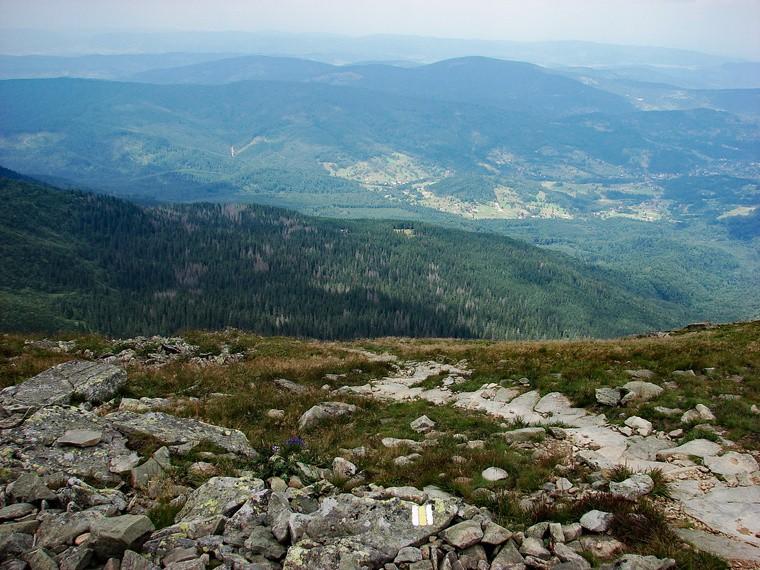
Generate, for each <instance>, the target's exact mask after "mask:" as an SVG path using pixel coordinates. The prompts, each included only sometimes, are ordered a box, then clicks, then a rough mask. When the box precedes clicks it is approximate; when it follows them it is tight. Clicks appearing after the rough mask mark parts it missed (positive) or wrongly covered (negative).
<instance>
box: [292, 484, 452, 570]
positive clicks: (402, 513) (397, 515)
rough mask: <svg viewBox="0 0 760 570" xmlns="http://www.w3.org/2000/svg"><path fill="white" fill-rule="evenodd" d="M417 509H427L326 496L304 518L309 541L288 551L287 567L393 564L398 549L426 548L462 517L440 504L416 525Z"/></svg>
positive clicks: (446, 504)
mask: <svg viewBox="0 0 760 570" xmlns="http://www.w3.org/2000/svg"><path fill="white" fill-rule="evenodd" d="M413 509H422V510H423V511H424V510H426V507H425V506H421V505H417V504H415V503H412V502H409V501H404V500H399V499H389V500H377V499H371V498H366V497H356V496H354V495H351V494H347V493H344V494H341V495H337V496H335V497H325V498H323V499H322V500H321V502H320V507H319V510H318V511H316V512H314V513H312V514H310V515H300V519H301V522H300V524H301V525H302V526H303V529H304V533H305V536H308V537H309V538H308V539H307V540H301V541H299V542H297V543H296V544H294V545H293V546H291V547H290V548H289V549H288V554H287V556H286V558H285V561H284V564H283V568H285V569H287V570H312V569H314V568H359V567H361V566H368V567H371V568H377V567H382V565H383V564H384V563H386V562H391V561H392V560H393V559H394V558H395V556H396V554H397V553H398V551H399V550H401V549H402V548H404V547H406V546H413V545H417V544H422V543H424V542H425V541H426V540H427V538H428V537H430V536H432V535H434V534H438V533H439V532H441V531H442V530H443V529H445V528H447V527H448V526H449V524H450V523H451V521H452V520H453V519H454V516H455V515H456V512H457V507H456V503H455V502H448V501H444V500H437V501H434V502H433V503H432V504H430V508H429V510H430V512H431V514H432V517H431V518H432V520H428V519H427V516H424V517H423V518H422V519H421V522H420V521H418V524H417V525H415V524H414V520H413V518H412V512H413Z"/></svg>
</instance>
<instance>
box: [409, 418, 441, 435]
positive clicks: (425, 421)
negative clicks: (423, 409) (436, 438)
mask: <svg viewBox="0 0 760 570" xmlns="http://www.w3.org/2000/svg"><path fill="white" fill-rule="evenodd" d="M409 427H411V428H412V429H413V430H414V431H416V432H417V433H425V432H428V431H430V430H431V429H433V428H434V427H435V422H434V421H433V420H431V419H430V418H429V417H427V416H420V417H419V418H417V419H416V420H414V421H413V422H411V423H410V424H409Z"/></svg>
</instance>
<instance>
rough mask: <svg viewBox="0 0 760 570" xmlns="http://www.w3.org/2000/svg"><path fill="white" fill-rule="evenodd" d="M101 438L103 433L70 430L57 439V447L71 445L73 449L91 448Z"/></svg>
mask: <svg viewBox="0 0 760 570" xmlns="http://www.w3.org/2000/svg"><path fill="white" fill-rule="evenodd" d="M102 438H103V432H101V431H94V430H88V429H72V430H68V431H66V433H64V434H63V435H62V436H61V437H59V438H58V440H57V441H56V443H57V444H58V445H73V446H75V447H92V446H93V445H98V444H99V443H100V440H101V439H102Z"/></svg>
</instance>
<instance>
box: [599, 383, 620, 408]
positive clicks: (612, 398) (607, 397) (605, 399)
mask: <svg viewBox="0 0 760 570" xmlns="http://www.w3.org/2000/svg"><path fill="white" fill-rule="evenodd" d="M594 396H595V397H596V401H597V402H599V403H600V404H601V405H603V406H612V407H615V406H617V405H618V404H620V399H621V398H622V396H623V394H622V392H621V391H620V390H619V389H618V388H608V387H603V388H597V389H596V390H595V392H594Z"/></svg>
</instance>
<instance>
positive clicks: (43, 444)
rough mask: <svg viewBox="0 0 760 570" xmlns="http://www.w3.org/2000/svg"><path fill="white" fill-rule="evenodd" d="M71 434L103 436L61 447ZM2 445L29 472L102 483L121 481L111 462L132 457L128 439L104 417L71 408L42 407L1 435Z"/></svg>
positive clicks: (0, 443) (0, 433)
mask: <svg viewBox="0 0 760 570" xmlns="http://www.w3.org/2000/svg"><path fill="white" fill-rule="evenodd" d="M71 431H86V432H97V433H100V434H101V437H100V439H99V441H98V442H97V444H95V445H91V446H88V447H79V446H73V445H59V444H58V442H60V441H61V438H63V439H64V440H65V439H66V438H65V435H66V433H70V432H71ZM0 445H5V446H8V447H10V448H12V449H13V450H14V451H15V453H14V456H13V459H12V461H13V462H18V464H19V466H21V467H22V468H24V469H26V470H29V471H34V472H40V473H54V472H57V471H60V472H63V473H66V474H67V475H69V476H72V477H78V478H82V479H90V478H91V479H93V480H95V481H98V482H101V483H113V482H118V481H120V478H119V477H118V476H117V475H116V474H115V473H114V472H113V471H112V470H111V466H112V462H118V461H119V460H120V459H122V458H124V457H129V456H131V455H133V452H132V451H130V450H129V449H128V448H127V438H126V437H124V435H123V434H122V433H121V432H120V431H118V430H116V429H114V428H113V427H112V426H111V425H109V423H108V422H107V421H106V420H105V419H104V418H101V417H100V416H98V415H96V414H94V413H92V412H87V411H85V410H81V409H79V408H74V407H71V406H48V407H44V408H40V409H39V410H37V411H36V412H34V413H33V414H32V415H31V416H30V417H29V418H27V420H26V421H25V422H24V423H23V424H21V425H20V426H18V427H16V428H13V429H10V430H3V431H2V432H0Z"/></svg>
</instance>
